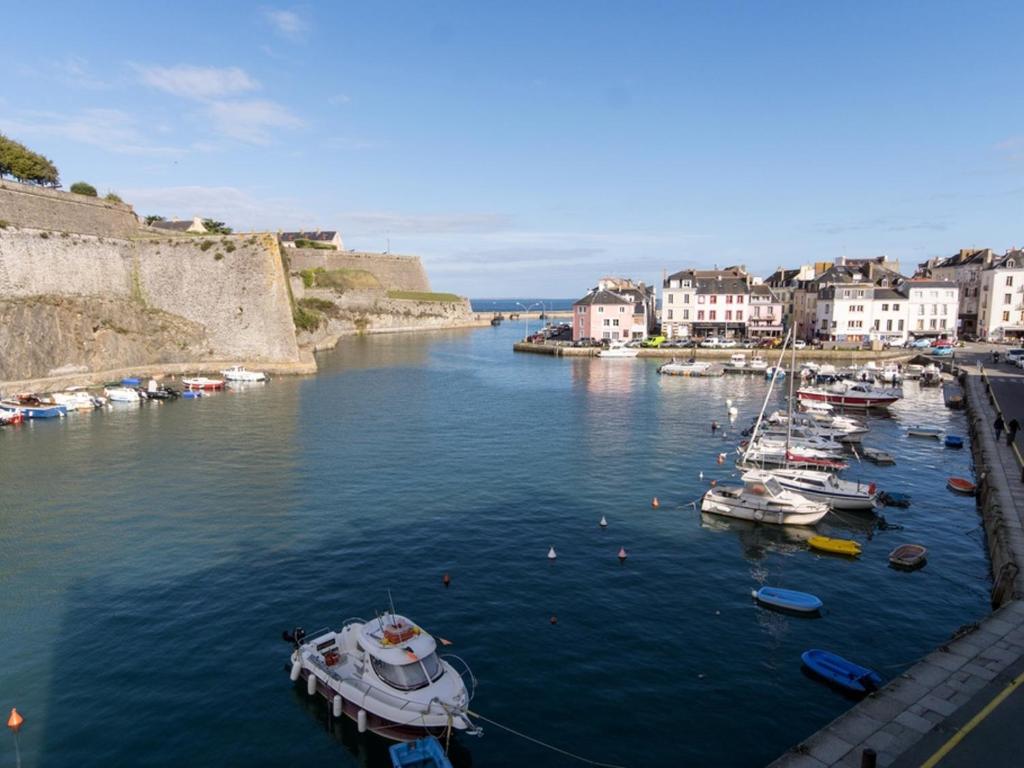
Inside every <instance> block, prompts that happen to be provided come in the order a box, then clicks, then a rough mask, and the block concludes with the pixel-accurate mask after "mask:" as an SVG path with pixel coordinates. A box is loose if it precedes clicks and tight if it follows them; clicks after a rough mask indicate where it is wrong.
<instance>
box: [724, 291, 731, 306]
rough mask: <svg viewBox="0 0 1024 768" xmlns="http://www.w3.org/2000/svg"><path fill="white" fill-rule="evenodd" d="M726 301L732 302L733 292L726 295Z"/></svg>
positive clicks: (727, 302)
mask: <svg viewBox="0 0 1024 768" xmlns="http://www.w3.org/2000/svg"><path fill="white" fill-rule="evenodd" d="M725 303H726V304H732V294H731V293H730V294H729V295H728V296H726V297H725Z"/></svg>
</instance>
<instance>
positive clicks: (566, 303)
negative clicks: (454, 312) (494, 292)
mask: <svg viewBox="0 0 1024 768" xmlns="http://www.w3.org/2000/svg"><path fill="white" fill-rule="evenodd" d="M574 301H576V299H470V300H469V303H470V304H471V305H472V306H473V311H474V312H520V311H522V309H523V307H529V306H530V305H531V304H536V305H537V306H535V307H533V309H532V310H531V311H538V312H539V311H540V308H541V304H542V303H543V305H544V309H545V310H547V311H549V312H571V311H572V303H573V302H574ZM520 305H522V306H520Z"/></svg>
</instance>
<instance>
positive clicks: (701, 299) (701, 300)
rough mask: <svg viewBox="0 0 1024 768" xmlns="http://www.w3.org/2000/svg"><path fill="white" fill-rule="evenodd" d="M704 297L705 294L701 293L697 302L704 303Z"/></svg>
mask: <svg viewBox="0 0 1024 768" xmlns="http://www.w3.org/2000/svg"><path fill="white" fill-rule="evenodd" d="M704 299H705V296H704V294H701V295H700V296H698V297H697V303H698V304H703V303H704Z"/></svg>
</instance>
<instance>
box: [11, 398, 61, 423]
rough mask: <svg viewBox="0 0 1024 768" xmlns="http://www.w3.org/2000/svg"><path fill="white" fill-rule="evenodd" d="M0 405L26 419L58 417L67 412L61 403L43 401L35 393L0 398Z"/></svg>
mask: <svg viewBox="0 0 1024 768" xmlns="http://www.w3.org/2000/svg"><path fill="white" fill-rule="evenodd" d="M0 407H3V408H6V409H7V410H12V411H17V412H18V413H20V414H21V415H22V416H23V417H24V418H26V419H58V418H60V417H61V416H66V415H67V413H68V409H67V408H66V407H64V406H63V405H59V404H57V403H44V402H43V401H42V400H40V399H39V398H38V397H36V396H35V395H15V396H14V397H9V398H6V399H5V400H0Z"/></svg>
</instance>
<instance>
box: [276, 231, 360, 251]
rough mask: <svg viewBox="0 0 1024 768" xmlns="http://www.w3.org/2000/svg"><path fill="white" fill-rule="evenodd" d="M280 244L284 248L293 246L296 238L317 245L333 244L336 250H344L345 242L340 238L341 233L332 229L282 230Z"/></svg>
mask: <svg viewBox="0 0 1024 768" xmlns="http://www.w3.org/2000/svg"><path fill="white" fill-rule="evenodd" d="M280 239H281V245H283V246H284V247H285V248H295V241H296V240H309V241H311V242H314V243H317V244H318V245H328V246H334V248H335V249H336V250H339V251H343V250H345V243H343V242H342V240H341V233H340V232H337V231H335V230H333V229H324V230H320V229H317V230H315V231H313V232H282V233H281V234H280Z"/></svg>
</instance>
